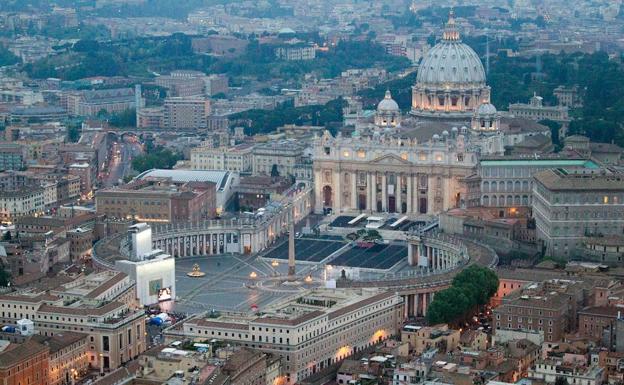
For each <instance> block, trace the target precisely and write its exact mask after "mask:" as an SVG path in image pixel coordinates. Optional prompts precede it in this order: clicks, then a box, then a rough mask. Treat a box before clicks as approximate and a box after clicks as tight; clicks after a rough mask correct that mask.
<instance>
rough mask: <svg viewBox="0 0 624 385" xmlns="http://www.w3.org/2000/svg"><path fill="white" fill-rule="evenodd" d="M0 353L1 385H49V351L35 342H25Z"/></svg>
mask: <svg viewBox="0 0 624 385" xmlns="http://www.w3.org/2000/svg"><path fill="white" fill-rule="evenodd" d="M16 345H17V346H10V345H9V347H7V349H5V350H4V351H2V352H0V382H1V383H3V384H50V382H49V378H48V377H49V376H48V371H49V354H50V349H49V348H48V347H47V346H45V345H42V344H39V343H37V342H36V341H26V342H25V343H23V344H16Z"/></svg>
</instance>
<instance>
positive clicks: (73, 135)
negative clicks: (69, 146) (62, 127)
mask: <svg viewBox="0 0 624 385" xmlns="http://www.w3.org/2000/svg"><path fill="white" fill-rule="evenodd" d="M79 139H80V128H79V127H78V126H75V125H74V126H70V127H68V128H67V141H69V142H71V143H76V142H77V141H78V140H79Z"/></svg>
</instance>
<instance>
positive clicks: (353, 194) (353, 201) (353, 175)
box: [351, 171, 360, 210]
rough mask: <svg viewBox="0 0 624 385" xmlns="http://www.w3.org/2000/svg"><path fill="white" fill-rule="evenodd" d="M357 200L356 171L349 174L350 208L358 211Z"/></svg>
mask: <svg viewBox="0 0 624 385" xmlns="http://www.w3.org/2000/svg"><path fill="white" fill-rule="evenodd" d="M359 203H360V202H359V199H358V196H357V171H353V172H352V173H351V208H352V209H353V210H359V207H358V206H359Z"/></svg>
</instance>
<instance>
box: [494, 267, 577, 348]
mask: <svg viewBox="0 0 624 385" xmlns="http://www.w3.org/2000/svg"><path fill="white" fill-rule="evenodd" d="M582 304H583V287H582V283H581V282H577V281H569V280H556V279H555V280H549V281H544V282H541V283H534V284H530V285H528V286H526V287H523V288H522V289H520V290H516V291H513V292H511V293H509V294H508V295H506V296H505V297H503V298H502V300H501V304H500V306H498V307H496V308H495V309H494V310H493V311H492V314H493V323H494V334H495V335H496V333H497V331H498V330H526V331H539V332H543V333H544V340H545V341H546V342H556V341H560V340H561V339H562V338H563V336H564V334H565V333H567V332H570V331H573V330H575V329H576V312H577V310H578V309H580V308H581V307H582Z"/></svg>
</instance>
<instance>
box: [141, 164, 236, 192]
mask: <svg viewBox="0 0 624 385" xmlns="http://www.w3.org/2000/svg"><path fill="white" fill-rule="evenodd" d="M230 175H231V174H230V172H229V171H223V170H164V169H151V170H147V171H144V172H142V173H141V174H139V175H138V176H137V177H136V179H137V180H143V179H146V178H168V179H171V181H172V182H174V183H187V182H211V183H214V184H216V185H217V190H220V189H223V188H224V187H225V184H226V183H227V180H228V178H229V177H230Z"/></svg>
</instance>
